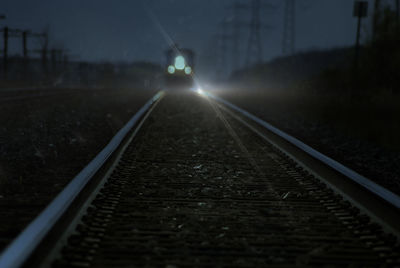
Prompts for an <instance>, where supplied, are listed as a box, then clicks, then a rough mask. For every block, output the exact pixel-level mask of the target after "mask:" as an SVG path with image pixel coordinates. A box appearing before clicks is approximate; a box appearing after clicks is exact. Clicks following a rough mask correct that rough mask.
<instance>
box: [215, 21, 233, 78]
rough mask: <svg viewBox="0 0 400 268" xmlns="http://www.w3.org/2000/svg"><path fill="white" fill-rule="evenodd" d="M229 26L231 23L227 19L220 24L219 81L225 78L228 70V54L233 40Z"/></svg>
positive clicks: (218, 36)
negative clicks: (229, 42)
mask: <svg viewBox="0 0 400 268" xmlns="http://www.w3.org/2000/svg"><path fill="white" fill-rule="evenodd" d="M228 26H229V22H228V20H227V19H224V20H223V21H222V22H221V23H220V28H219V31H220V32H219V33H218V35H217V38H218V39H217V40H218V50H219V53H218V55H219V57H218V63H217V66H218V69H217V76H218V78H219V79H222V78H224V77H225V75H226V73H227V70H228V69H229V68H228V64H227V56H226V55H227V52H228V41H229V39H231V38H232V36H231V35H229V34H228Z"/></svg>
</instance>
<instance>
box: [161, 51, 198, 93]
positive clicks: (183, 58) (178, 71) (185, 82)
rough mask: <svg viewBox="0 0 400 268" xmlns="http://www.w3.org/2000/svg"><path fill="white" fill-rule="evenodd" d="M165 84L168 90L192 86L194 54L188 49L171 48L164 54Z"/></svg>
mask: <svg viewBox="0 0 400 268" xmlns="http://www.w3.org/2000/svg"><path fill="white" fill-rule="evenodd" d="M166 56H167V64H166V68H165V84H166V87H167V88H168V89H186V88H187V89H188V88H190V87H192V86H193V71H194V53H193V51H192V50H190V49H177V48H171V49H169V50H167V52H166Z"/></svg>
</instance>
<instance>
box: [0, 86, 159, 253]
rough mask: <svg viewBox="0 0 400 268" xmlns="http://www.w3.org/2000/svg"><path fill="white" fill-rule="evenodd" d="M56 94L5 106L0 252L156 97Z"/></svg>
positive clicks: (1, 109)
mask: <svg viewBox="0 0 400 268" xmlns="http://www.w3.org/2000/svg"><path fill="white" fill-rule="evenodd" d="M53 91H57V92H58V93H57V94H54V95H49V96H45V95H43V96H31V97H29V98H26V99H19V100H13V101H7V102H5V103H1V106H0V122H1V126H0V140H1V142H0V219H1V221H0V250H1V249H2V248H3V247H4V246H6V245H7V243H9V242H10V241H11V239H13V238H14V237H15V236H16V235H17V234H18V233H19V232H20V231H21V230H22V229H23V228H24V226H26V225H27V224H28V223H29V222H30V221H31V220H32V219H33V218H34V217H35V216H36V215H37V214H38V213H39V212H40V211H41V210H42V209H43V208H44V207H45V206H46V205H47V204H48V203H49V202H50V201H51V200H52V199H53V198H54V197H55V196H56V195H57V193H59V192H60V191H61V190H62V189H63V187H64V186H65V185H66V184H67V183H68V182H69V181H70V180H71V179H72V178H73V177H74V176H75V175H76V174H77V173H78V172H79V171H80V170H81V169H82V168H83V167H85V166H86V165H87V164H88V163H89V161H90V160H91V159H93V157H94V156H96V154H97V153H98V152H99V151H100V150H101V149H103V148H104V146H105V145H106V144H107V143H108V142H109V141H110V139H111V138H112V137H113V136H114V135H115V133H116V132H117V131H118V130H119V129H120V128H121V127H122V126H123V125H124V124H125V123H126V122H127V120H129V119H130V118H131V116H133V115H134V114H135V113H136V112H137V110H138V109H139V108H140V107H141V106H142V105H143V104H144V103H145V102H146V101H147V100H148V99H149V98H150V97H151V96H152V95H153V94H155V91H154V90H149V89H144V90H138V89H136V90H133V89H129V90H128V89H125V90H123V89H120V90H116V89H101V90H100V89H82V88H77V89H65V90H61V89H53ZM10 94H11V97H13V98H14V97H18V94H17V93H15V92H9V93H6V92H3V93H1V92H0V96H1V98H0V99H4V98H5V97H6V95H7V96H8V95H10ZM20 94H22V95H23V96H26V93H25V92H22V93H20Z"/></svg>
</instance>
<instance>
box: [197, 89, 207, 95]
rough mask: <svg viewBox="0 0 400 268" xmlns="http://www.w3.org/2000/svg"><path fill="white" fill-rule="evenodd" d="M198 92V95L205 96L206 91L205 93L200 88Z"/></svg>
mask: <svg viewBox="0 0 400 268" xmlns="http://www.w3.org/2000/svg"><path fill="white" fill-rule="evenodd" d="M196 91H197V93H198V94H199V95H202V96H204V95H205V93H204V91H203V89H202V88H201V87H198V88H197V90H196Z"/></svg>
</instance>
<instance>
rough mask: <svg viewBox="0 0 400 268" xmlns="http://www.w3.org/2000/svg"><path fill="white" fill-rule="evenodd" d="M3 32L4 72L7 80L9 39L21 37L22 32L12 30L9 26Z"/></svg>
mask: <svg viewBox="0 0 400 268" xmlns="http://www.w3.org/2000/svg"><path fill="white" fill-rule="evenodd" d="M1 31H2V32H3V71H4V78H5V79H7V75H8V39H9V38H10V37H19V36H20V33H21V32H22V31H21V30H19V29H10V28H8V27H7V26H5V27H4V28H3V30H1Z"/></svg>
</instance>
